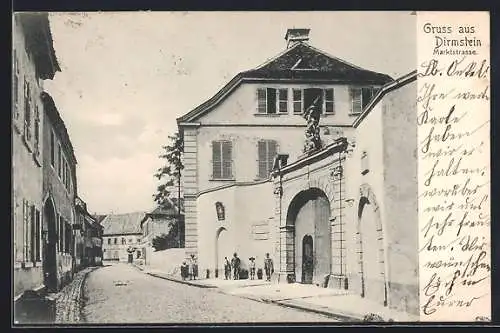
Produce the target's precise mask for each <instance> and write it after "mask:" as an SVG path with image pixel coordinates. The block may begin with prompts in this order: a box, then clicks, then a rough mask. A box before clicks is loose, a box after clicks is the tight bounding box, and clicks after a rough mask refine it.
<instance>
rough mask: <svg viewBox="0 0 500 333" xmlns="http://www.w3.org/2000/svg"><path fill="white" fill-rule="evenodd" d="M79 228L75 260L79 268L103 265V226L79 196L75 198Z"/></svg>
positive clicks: (76, 236)
mask: <svg viewBox="0 0 500 333" xmlns="http://www.w3.org/2000/svg"><path fill="white" fill-rule="evenodd" d="M75 203H76V215H77V223H76V224H77V226H78V227H77V229H78V232H76V233H75V261H76V266H77V269H81V268H83V267H88V266H96V265H102V234H103V227H102V225H101V224H100V223H99V222H98V220H97V218H96V217H94V216H92V215H90V213H89V212H88V210H87V204H86V203H85V202H84V201H83V200H82V199H81V198H79V197H77V198H76V200H75Z"/></svg>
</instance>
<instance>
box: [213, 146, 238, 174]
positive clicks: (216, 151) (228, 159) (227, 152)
mask: <svg viewBox="0 0 500 333" xmlns="http://www.w3.org/2000/svg"><path fill="white" fill-rule="evenodd" d="M232 163H233V161H232V143H231V141H214V142H212V166H213V168H212V169H213V171H212V172H213V173H212V178H213V179H232V178H233V172H232Z"/></svg>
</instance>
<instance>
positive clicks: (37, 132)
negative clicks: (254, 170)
mask: <svg viewBox="0 0 500 333" xmlns="http://www.w3.org/2000/svg"><path fill="white" fill-rule="evenodd" d="M35 154H36V155H37V156H38V155H40V111H39V110H38V105H35Z"/></svg>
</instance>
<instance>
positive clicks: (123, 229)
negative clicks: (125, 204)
mask: <svg viewBox="0 0 500 333" xmlns="http://www.w3.org/2000/svg"><path fill="white" fill-rule="evenodd" d="M145 215H146V213H144V212H134V213H128V214H112V215H106V217H105V218H104V219H103V220H102V221H101V225H102V226H103V227H104V232H103V234H104V235H130V234H140V233H141V221H142V219H143V218H144V216H145Z"/></svg>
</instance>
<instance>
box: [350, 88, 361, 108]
mask: <svg viewBox="0 0 500 333" xmlns="http://www.w3.org/2000/svg"><path fill="white" fill-rule="evenodd" d="M349 94H350V100H351V114H358V113H361V111H362V105H361V100H362V95H361V88H351V89H349Z"/></svg>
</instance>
